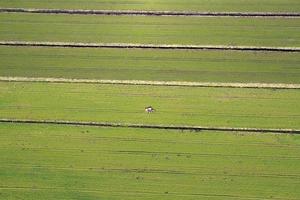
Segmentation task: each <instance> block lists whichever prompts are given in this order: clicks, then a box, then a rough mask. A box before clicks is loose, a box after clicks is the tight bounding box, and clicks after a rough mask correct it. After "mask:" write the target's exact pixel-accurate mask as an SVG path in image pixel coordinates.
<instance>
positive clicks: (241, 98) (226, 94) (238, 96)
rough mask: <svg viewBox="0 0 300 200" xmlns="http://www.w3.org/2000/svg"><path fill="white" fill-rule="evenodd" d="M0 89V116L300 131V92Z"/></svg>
mask: <svg viewBox="0 0 300 200" xmlns="http://www.w3.org/2000/svg"><path fill="white" fill-rule="evenodd" d="M0 91H2V92H1V93H0V98H1V104H0V113H1V114H0V118H17V119H18V118H19V119H57V120H75V121H98V122H121V123H143V124H163V125H198V126H211V127H222V126H226V127H252V128H296V129H299V128H300V115H299V113H300V104H299V99H300V92H299V90H271V89H259V90H258V89H228V88H188V89H187V88H185V87H168V86H166V87H163V86H156V87H153V86H125V85H123V86H122V85H97V84H94V85H93V84H55V83H51V84H49V83H4V82H2V83H0ZM49 94H50V96H49ZM147 105H152V106H154V107H155V108H156V109H157V112H156V113H153V114H151V115H147V114H145V113H144V107H145V106H147Z"/></svg>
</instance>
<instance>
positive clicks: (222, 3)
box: [0, 0, 300, 12]
mask: <svg viewBox="0 0 300 200" xmlns="http://www.w3.org/2000/svg"><path fill="white" fill-rule="evenodd" d="M0 7H4V8H5V7H6V8H52V9H89V10H92V9H98V10H99V9H100V10H156V11H157V10H158V11H161V10H170V11H202V12H205V11H209V12H224V11H226V12H300V3H299V1H297V0H243V1H240V0H210V1H199V0H189V1H180V0H168V1H165V0H151V1H149V0H131V1H128V0H105V1H104V0H72V1H68V0H51V1H42V0H27V1H22V0H1V2H0Z"/></svg>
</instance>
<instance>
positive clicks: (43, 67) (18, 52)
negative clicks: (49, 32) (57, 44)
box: [0, 46, 300, 84]
mask: <svg viewBox="0 0 300 200" xmlns="http://www.w3.org/2000/svg"><path fill="white" fill-rule="evenodd" d="M0 57H1V59H0V76H8V77H10V76H20V77H22V76H23V77H61V78H71V79H117V80H144V81H149V80H153V81H189V82H221V83H222V82H223V83H233V82H240V83H286V84H299V83H300V68H299V67H298V65H299V62H298V61H299V59H300V53H287V52H286V53H284V52H280V53H279V52H260V53H257V52H232V51H192V50H159V49H156V50H151V49H148V50H147V49H143V50H140V49H78V48H46V47H44V48H37V47H7V46H0Z"/></svg>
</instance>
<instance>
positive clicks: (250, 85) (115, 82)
mask: <svg viewBox="0 0 300 200" xmlns="http://www.w3.org/2000/svg"><path fill="white" fill-rule="evenodd" d="M0 81H3V82H46V83H87V84H113V85H151V86H180V87H223V88H257V89H260V88H261V89H263V88H265V89H300V84H284V83H214V82H180V81H144V80H98V79H67V78H43V77H5V76H0Z"/></svg>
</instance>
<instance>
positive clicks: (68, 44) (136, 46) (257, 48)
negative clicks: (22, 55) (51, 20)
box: [0, 41, 300, 52]
mask: <svg viewBox="0 0 300 200" xmlns="http://www.w3.org/2000/svg"><path fill="white" fill-rule="evenodd" d="M0 45H1V46H31V47H35V46H36V47H64V48H125V49H182V50H230V51H278V52H300V47H263V46H223V45H182V44H171V45H169V44H135V43H76V42H28V41H0Z"/></svg>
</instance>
